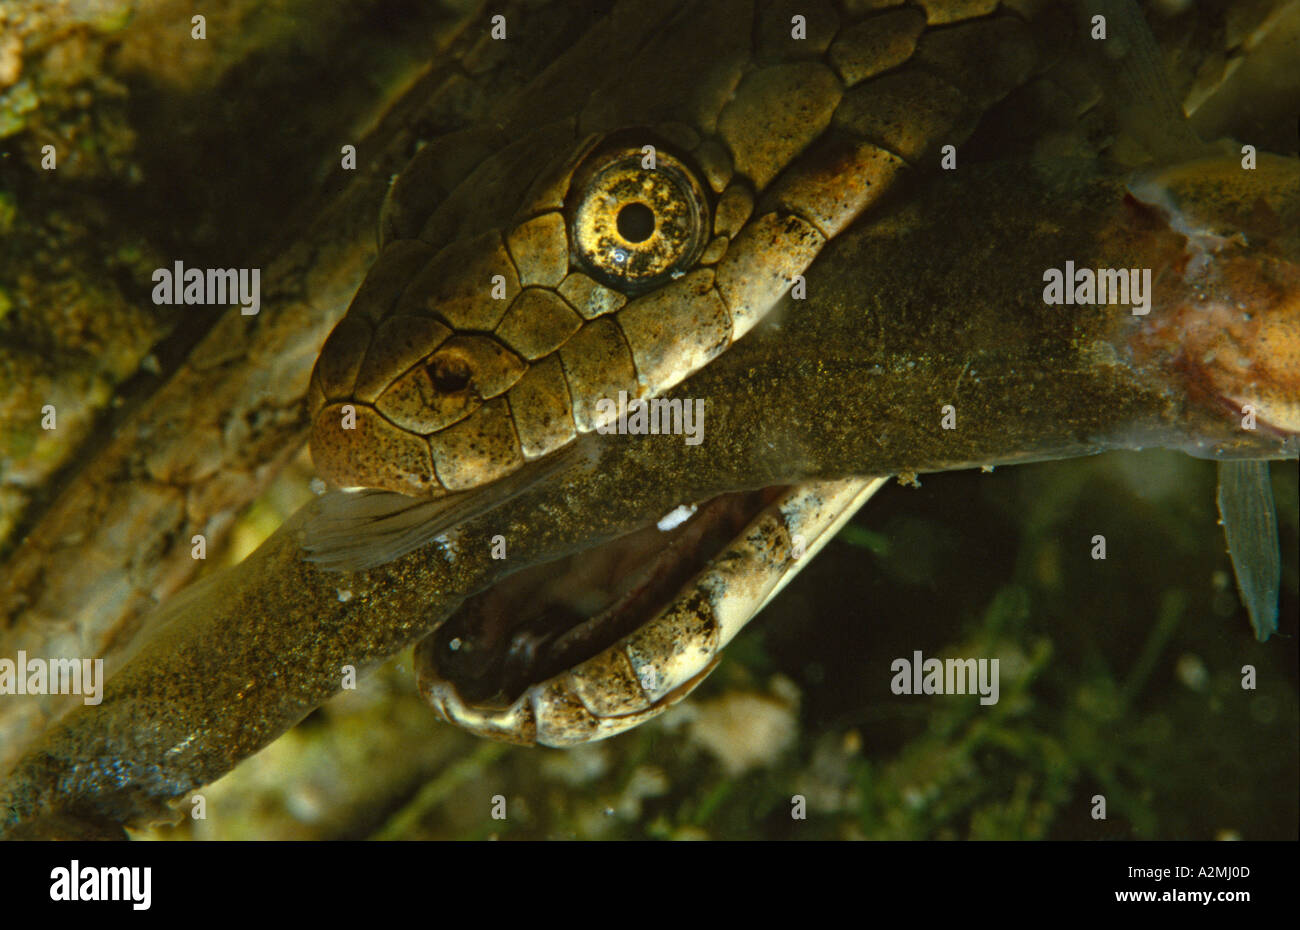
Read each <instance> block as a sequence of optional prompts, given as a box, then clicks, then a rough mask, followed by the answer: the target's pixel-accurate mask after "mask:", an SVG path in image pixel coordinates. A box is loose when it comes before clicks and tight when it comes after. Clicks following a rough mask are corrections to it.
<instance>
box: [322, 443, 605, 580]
mask: <svg viewBox="0 0 1300 930" xmlns="http://www.w3.org/2000/svg"><path fill="white" fill-rule="evenodd" d="M587 460H588V456H587V455H586V453H585V451H584V448H583V443H581V442H577V443H572V444H570V445H569V446H568V447H567V448H565V449H563V450H561V451H559V452H555V453H552V454H551V455H548V456H546V457H545V458H543V459H539V460H538V461H536V462H534V463H533V464H531V465H528V466H525V467H524V468H521V469H519V470H518V471H516V472H513V473H511V474H509V475H507V476H506V477H504V478H502V479H501V480H500V481H496V482H493V483H492V484H488V485H484V486H482V487H478V488H474V489H472V490H469V491H463V492H460V493H455V494H448V495H445V496H443V497H436V498H432V499H430V498H419V497H408V496H406V495H405V494H396V493H394V492H392V491H379V490H375V489H373V488H359V489H353V490H340V491H330V492H328V493H326V494H323V495H321V496H320V497H319V498H317V499H316V501H315V502H314V504H315V507H316V511H315V513H313V514H312V515H311V516H310V517H308V519H307V521H306V523H305V524H304V525H303V528H302V531H301V532H302V548H303V551H304V552H305V553H306V554H305V555H304V556H303V558H304V559H305V560H306V561H308V562H314V563H315V564H316V565H318V566H320V567H321V568H323V569H325V570H326V571H336V572H344V571H364V570H366V569H369V568H374V567H375V566H377V565H383V564H385V563H386V562H391V561H393V560H394V559H397V558H400V557H401V556H404V555H406V554H407V553H408V552H414V551H415V550H416V549H419V548H420V547H422V546H426V545H428V544H429V543H431V542H434V541H435V540H436V539H437V538H438V537H439V536H442V535H443V534H444V533H446V532H447V531H448V530H450V529H452V528H454V527H456V526H458V525H459V524H461V523H464V522H466V521H467V520H471V519H473V518H474V517H478V516H481V515H482V514H485V513H487V512H488V511H490V510H494V509H495V508H497V507H499V506H501V505H502V504H504V503H505V502H506V501H508V500H511V499H513V498H515V497H517V496H519V495H520V494H522V493H523V492H524V491H527V490H528V489H529V488H531V487H533V486H534V485H535V484H537V483H538V482H539V481H542V480H543V479H545V478H547V477H549V476H551V475H553V474H555V473H556V472H558V471H561V470H564V469H566V468H572V467H575V466H581V465H582V464H584V463H585V462H586V461H587Z"/></svg>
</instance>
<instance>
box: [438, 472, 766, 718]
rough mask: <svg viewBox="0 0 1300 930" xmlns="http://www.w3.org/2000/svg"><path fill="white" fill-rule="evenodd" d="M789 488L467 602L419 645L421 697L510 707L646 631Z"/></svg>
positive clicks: (602, 548)
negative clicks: (445, 694)
mask: <svg viewBox="0 0 1300 930" xmlns="http://www.w3.org/2000/svg"><path fill="white" fill-rule="evenodd" d="M783 490H784V489H783V488H781V487H775V488H768V489H765V490H761V491H747V492H738V493H732V494H724V495H721V496H719V497H716V498H714V499H712V500H710V501H708V502H707V503H705V504H703V505H701V506H700V507H698V508H697V509H696V510H695V512H694V513H692V514H691V515H690V516H689V518H687V519H685V520H683V521H681V522H680V523H677V524H676V525H673V526H671V527H670V526H669V525H668V524H669V521H667V520H664V521H660V524H659V525H651V526H647V527H644V528H642V529H640V530H637V531H635V532H632V533H629V534H627V535H625V536H622V537H619V538H616V539H614V540H611V541H608V542H605V543H604V544H602V545H598V546H595V547H593V548H590V549H587V550H585V551H582V552H578V553H574V554H572V555H569V556H567V557H565V558H562V559H559V560H556V561H554V562H548V563H544V564H541V565H534V566H531V567H529V568H526V569H524V570H522V571H520V572H517V573H516V574H514V575H512V576H510V577H509V578H507V579H506V580H505V581H503V582H501V583H500V584H497V585H495V586H493V587H492V588H490V589H488V590H486V591H483V592H481V593H480V594H477V595H475V596H473V597H471V598H469V599H468V600H467V601H465V603H464V604H462V605H461V607H460V609H459V610H458V611H457V612H456V613H455V614H454V615H452V616H451V617H449V618H448V619H447V620H446V621H445V622H444V623H443V624H441V625H440V626H439V628H438V629H437V631H435V632H434V633H432V634H431V635H430V636H428V637H427V638H426V639H425V640H424V641H423V642H422V643H421V644H420V645H419V646H418V647H417V652H416V665H417V669H418V674H419V678H420V688H421V690H422V691H423V692H425V693H426V694H427V693H428V692H429V691H431V690H434V689H454V692H455V694H456V695H457V696H458V697H459V699H460V700H461V701H463V702H466V703H467V704H470V705H473V706H475V707H477V708H481V709H483V710H490V709H505V708H508V707H509V706H510V705H511V704H513V703H514V702H516V701H517V700H519V698H520V697H521V696H522V695H523V694H524V693H525V691H527V690H528V689H529V688H532V687H535V686H538V685H542V684H544V683H545V682H546V681H547V680H549V679H553V678H555V677H556V676H558V675H560V674H562V673H564V672H566V671H568V670H570V669H573V668H575V667H577V666H579V665H581V664H582V663H583V662H586V661H588V660H590V659H592V658H594V657H596V656H598V655H600V654H601V653H603V652H604V651H606V650H608V649H610V648H612V647H614V646H615V645H616V644H617V643H618V642H619V641H620V640H622V639H624V638H626V637H628V636H629V635H631V634H633V633H635V632H636V631H638V630H640V629H642V628H643V627H644V626H645V625H646V624H647V623H649V622H650V621H652V620H653V619H654V618H655V617H656V616H657V615H659V614H660V613H661V612H662V611H663V609H664V607H665V605H666V604H668V603H669V602H670V601H672V599H673V598H674V597H675V596H676V595H678V593H679V592H681V591H682V589H683V588H684V587H685V586H686V585H687V584H688V582H689V581H690V580H691V578H692V577H693V576H694V575H696V574H697V573H698V572H699V571H700V570H701V569H702V568H704V567H705V566H706V565H707V564H708V563H709V561H710V560H711V559H713V558H714V557H716V556H717V555H718V554H719V553H720V552H721V551H722V550H723V549H724V547H726V546H727V544H728V543H729V542H731V541H732V540H733V539H734V538H735V537H736V536H737V534H739V533H740V532H741V530H742V529H743V528H744V527H745V526H746V524H748V523H749V522H750V521H751V520H753V519H754V518H755V517H756V516H757V515H758V514H759V513H760V512H762V510H763V508H764V507H765V506H767V505H768V504H770V503H771V502H772V501H773V500H775V499H776V498H778V497H779V496H780V493H781V492H782V491H783ZM661 527H664V528H661Z"/></svg>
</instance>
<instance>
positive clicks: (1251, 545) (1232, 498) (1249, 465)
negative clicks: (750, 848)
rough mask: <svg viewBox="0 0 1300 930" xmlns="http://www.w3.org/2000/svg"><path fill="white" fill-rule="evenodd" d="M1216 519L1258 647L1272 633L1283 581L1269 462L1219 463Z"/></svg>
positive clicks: (1241, 461) (1275, 628)
mask: <svg viewBox="0 0 1300 930" xmlns="http://www.w3.org/2000/svg"><path fill="white" fill-rule="evenodd" d="M1219 518H1220V522H1222V523H1223V533H1224V536H1226V537H1227V540H1228V553H1229V555H1231V556H1232V569H1233V572H1234V573H1235V574H1236V576H1237V591H1238V592H1239V593H1240V594H1241V600H1242V603H1244V604H1245V605H1246V611H1247V612H1248V613H1249V614H1250V625H1251V626H1253V627H1254V628H1255V638H1256V639H1258V640H1259V641H1260V642H1261V643H1262V642H1264V641H1265V640H1267V639H1268V638H1269V636H1270V635H1271V634H1273V633H1275V632H1277V595H1278V588H1279V586H1280V582H1281V576H1282V556H1281V550H1280V549H1279V546H1278V536H1277V514H1276V512H1275V511H1274V507H1273V486H1272V485H1271V484H1270V483H1269V477H1268V462H1265V461H1243V460H1230V461H1222V462H1220V463H1219Z"/></svg>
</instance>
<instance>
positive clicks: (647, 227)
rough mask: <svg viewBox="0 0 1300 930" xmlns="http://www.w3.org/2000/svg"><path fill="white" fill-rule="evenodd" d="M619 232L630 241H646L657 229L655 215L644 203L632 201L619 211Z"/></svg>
mask: <svg viewBox="0 0 1300 930" xmlns="http://www.w3.org/2000/svg"><path fill="white" fill-rule="evenodd" d="M617 225H618V234H619V235H620V236H622V237H623V238H624V239H626V240H627V241H628V242H645V241H646V240H647V239H649V238H650V236H651V234H653V233H654V231H655V215H654V211H653V210H651V209H650V208H649V207H647V206H646V205H645V204H643V203H630V204H628V205H627V206H626V207H624V208H623V209H622V210H619V211H618V220H617Z"/></svg>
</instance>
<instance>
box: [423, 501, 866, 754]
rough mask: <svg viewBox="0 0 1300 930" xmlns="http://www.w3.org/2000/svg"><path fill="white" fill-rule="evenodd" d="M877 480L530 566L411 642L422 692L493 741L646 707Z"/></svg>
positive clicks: (553, 734)
mask: <svg viewBox="0 0 1300 930" xmlns="http://www.w3.org/2000/svg"><path fill="white" fill-rule="evenodd" d="M884 480H885V479H870V478H867V479H864V478H849V479H842V480H832V481H809V482H805V483H803V484H799V485H794V486H792V487H783V486H778V487H772V488H767V489H765V490H760V491H745V492H737V493H731V494H724V495H722V496H720V497H716V498H714V499H712V500H710V501H709V502H707V503H705V504H703V505H701V506H700V507H699V508H698V510H697V511H696V512H695V513H694V514H693V515H692V516H691V518H690V519H688V520H686V521H685V522H684V523H682V524H680V525H677V526H674V527H672V528H670V529H661V528H660V527H661V526H666V525H667V523H666V521H660V524H659V525H656V526H648V527H645V528H643V529H640V530H637V531H635V532H633V533H630V534H628V535H626V536H622V537H619V538H618V539H615V540H613V541H610V542H606V543H604V544H603V545H600V546H597V547H595V548H592V549H588V550H586V551H583V552H579V553H577V554H574V555H570V556H568V557H566V558H564V559H560V560H557V561H554V562H548V563H545V564H542V565H535V566H530V567H529V568H527V569H524V570H522V571H520V572H517V573H516V574H514V575H513V576H511V577H509V578H507V579H506V580H505V581H504V582H502V583H499V584H497V585H495V586H494V587H492V588H490V589H488V590H487V591H484V592H482V593H480V594H477V595H475V596H473V597H471V598H470V599H468V600H467V601H465V602H464V603H463V604H462V605H461V607H460V609H459V610H458V611H457V612H456V613H455V614H453V615H452V616H451V617H450V618H448V620H447V621H446V622H444V623H443V624H442V625H441V626H440V627H439V628H438V629H437V630H436V631H435V632H433V633H432V634H430V635H429V636H428V637H426V638H425V639H424V641H422V642H421V643H420V644H419V645H418V646H417V647H416V650H415V665H416V674H417V680H418V684H419V689H420V693H421V694H422V695H423V696H424V698H425V700H427V701H428V702H429V703H430V704H431V705H432V706H433V707H434V709H435V710H437V711H438V713H439V714H440V715H441V716H442V717H443V718H444V719H446V720H447V721H448V722H450V723H454V724H456V725H457V726H460V727H462V728H464V729H467V730H470V731H471V732H474V733H477V734H478V735H480V736H488V737H491V738H494V739H501V740H507V741H510V742H517V743H530V744H531V743H542V744H544V745H548V746H571V745H576V744H578V743H583V742H588V741H591V740H596V739H603V738H605V737H607V736H613V735H614V734H616V733H621V732H622V731H624V730H627V729H631V728H632V727H634V726H636V725H638V724H640V723H642V722H644V721H646V720H648V719H650V718H651V717H654V716H657V715H658V714H660V713H662V712H663V711H664V710H666V709H667V708H669V707H671V706H672V705H673V704H675V703H676V702H677V701H679V700H681V698H683V697H685V696H686V695H687V694H689V693H690V692H691V690H693V689H694V688H695V687H696V686H697V685H698V684H699V683H700V682H701V681H703V680H704V678H705V677H707V675H708V673H709V672H710V671H712V670H713V668H714V666H715V665H716V664H717V662H718V657H719V653H720V652H721V650H722V649H723V647H724V646H726V644H727V643H728V642H730V641H731V639H732V637H734V636H735V635H736V633H737V632H739V630H740V629H741V628H742V627H743V626H744V625H745V624H746V623H747V622H748V621H749V620H750V618H752V617H753V616H754V615H755V614H757V613H758V612H759V611H760V610H761V609H762V608H763V607H764V606H765V605H766V604H767V602H768V601H769V600H771V598H772V597H774V596H775V595H776V593H777V592H778V591H780V590H781V588H782V587H783V586H784V585H785V583H786V582H788V581H789V580H790V579H791V578H792V577H793V576H794V575H795V574H796V573H797V572H798V570H799V568H800V567H801V566H802V564H803V560H805V559H807V558H809V557H811V556H813V555H815V554H816V553H817V551H818V550H819V549H820V548H821V546H822V545H823V544H825V542H826V541H827V540H829V539H830V538H831V537H833V536H834V535H835V533H836V532H838V530H839V528H840V527H841V526H842V525H843V524H844V523H845V522H847V521H848V519H849V518H850V517H852V515H853V514H854V513H855V512H856V511H857V509H858V507H860V506H861V505H862V504H863V503H864V502H865V501H866V500H867V498H869V497H870V496H871V495H872V494H873V493H875V491H876V490H878V489H879V488H880V487H881V486H882V485H883V484H884Z"/></svg>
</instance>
